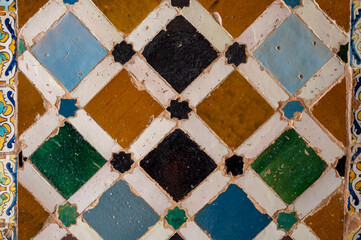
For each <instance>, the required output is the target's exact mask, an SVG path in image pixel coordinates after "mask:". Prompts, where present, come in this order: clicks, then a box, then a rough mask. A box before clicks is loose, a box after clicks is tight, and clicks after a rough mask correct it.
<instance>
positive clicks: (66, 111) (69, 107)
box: [59, 99, 79, 118]
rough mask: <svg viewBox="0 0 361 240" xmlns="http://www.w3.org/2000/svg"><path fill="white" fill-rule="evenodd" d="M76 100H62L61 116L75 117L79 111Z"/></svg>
mask: <svg viewBox="0 0 361 240" xmlns="http://www.w3.org/2000/svg"><path fill="white" fill-rule="evenodd" d="M75 104H76V99H60V108H59V114H60V115H63V116H64V117H66V118H68V117H74V116H75V112H76V111H77V110H78V109H79V108H78V107H77V106H76V105H75Z"/></svg>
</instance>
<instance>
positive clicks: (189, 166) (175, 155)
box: [140, 129, 216, 201]
mask: <svg viewBox="0 0 361 240" xmlns="http://www.w3.org/2000/svg"><path fill="white" fill-rule="evenodd" d="M140 166H141V167H142V168H143V169H144V170H145V171H146V172H147V173H148V174H149V175H150V176H151V177H152V178H153V179H154V180H155V181H157V182H158V183H159V185H160V186H161V187H162V188H163V189H164V190H166V191H167V192H168V193H169V194H170V195H171V196H172V197H173V199H174V200H175V201H179V200H181V199H182V198H183V197H184V196H185V195H187V193H189V192H190V191H191V190H192V189H194V188H196V187H197V186H198V184H199V183H200V182H202V181H203V180H204V179H205V178H206V177H207V176H208V175H209V174H210V173H211V172H212V171H213V170H214V169H215V168H216V164H215V163H214V162H213V160H212V159H211V158H210V157H209V156H208V155H207V154H206V153H205V152H203V151H202V150H201V149H200V147H199V146H198V145H197V144H196V143H195V142H193V141H192V140H191V139H190V137H189V136H188V135H187V134H186V133H184V132H183V131H182V130H179V129H177V130H175V131H174V132H172V133H171V134H170V135H168V136H167V137H166V138H164V140H163V141H162V142H161V143H160V144H159V145H158V146H157V147H156V148H155V149H154V150H153V151H151V152H150V153H149V154H148V155H147V156H146V157H145V158H144V159H143V160H142V161H141V162H140Z"/></svg>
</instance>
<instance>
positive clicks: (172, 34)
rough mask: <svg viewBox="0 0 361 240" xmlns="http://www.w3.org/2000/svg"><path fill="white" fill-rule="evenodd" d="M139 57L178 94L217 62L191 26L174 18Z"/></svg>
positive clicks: (213, 54)
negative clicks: (142, 57) (214, 61)
mask: <svg viewBox="0 0 361 240" xmlns="http://www.w3.org/2000/svg"><path fill="white" fill-rule="evenodd" d="M143 56H144V57H145V58H146V60H147V62H148V63H149V64H150V65H151V66H152V67H153V68H154V69H155V70H156V71H157V72H158V73H159V74H160V75H161V76H162V77H163V78H164V79H165V80H166V81H167V82H168V83H169V84H170V85H171V86H172V87H173V88H174V89H175V90H176V91H177V92H178V93H181V92H182V91H183V90H184V89H185V88H186V87H187V86H188V85H189V84H190V83H192V81H193V80H194V79H195V78H197V77H198V75H199V74H200V73H201V72H202V71H203V70H204V69H205V68H207V67H208V66H209V65H210V64H211V63H212V62H213V60H215V59H216V58H217V52H216V50H214V49H213V48H212V46H211V45H210V43H209V42H208V40H206V39H205V38H204V37H203V36H202V35H201V34H200V33H198V31H197V29H196V28H194V27H193V26H192V24H190V23H189V22H188V21H187V20H186V19H185V18H184V17H183V16H177V17H176V18H174V19H173V20H172V21H171V22H170V23H169V24H168V25H167V28H166V30H162V31H161V32H160V33H158V35H157V36H155V38H154V39H153V40H152V41H151V42H150V43H149V44H148V45H147V46H146V47H145V48H144V51H143Z"/></svg>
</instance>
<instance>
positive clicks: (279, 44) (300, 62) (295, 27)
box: [253, 14, 333, 95]
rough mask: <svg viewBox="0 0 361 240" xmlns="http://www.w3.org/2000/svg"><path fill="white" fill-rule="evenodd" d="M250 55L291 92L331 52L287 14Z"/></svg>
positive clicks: (296, 89) (320, 65) (313, 72)
mask: <svg viewBox="0 0 361 240" xmlns="http://www.w3.org/2000/svg"><path fill="white" fill-rule="evenodd" d="M253 55H254V56H255V57H256V58H257V60H258V61H260V62H261V64H262V65H263V66H264V67H265V68H266V69H267V70H268V71H269V72H270V73H271V74H272V75H273V76H274V77H275V78H276V79H277V80H278V81H279V82H280V83H281V84H282V85H283V86H284V88H285V89H286V90H287V91H288V92H289V93H291V94H292V95H293V94H295V93H296V92H297V91H298V90H299V89H300V88H301V87H302V86H303V85H304V84H305V83H306V82H307V80H308V79H310V78H311V77H312V76H313V75H314V74H315V73H316V72H317V71H318V70H319V69H320V68H321V67H322V66H323V65H324V64H325V63H326V62H327V61H328V60H329V59H330V58H331V57H332V56H333V53H332V52H331V51H330V50H329V49H328V48H327V47H326V46H325V44H323V43H322V42H321V41H320V40H319V39H318V38H317V37H316V36H315V35H314V34H313V33H312V32H311V31H310V30H309V29H308V28H307V27H306V26H305V24H303V23H302V22H301V20H299V19H298V18H297V17H296V16H295V15H294V14H291V15H290V16H289V17H288V18H287V19H286V20H285V21H284V22H283V23H282V24H281V25H280V26H279V27H278V28H277V29H276V30H275V31H274V32H273V34H272V35H271V36H270V37H268V38H267V39H266V40H265V41H264V42H263V43H262V44H261V45H260V46H259V47H258V48H257V49H256V50H255V51H254V52H253Z"/></svg>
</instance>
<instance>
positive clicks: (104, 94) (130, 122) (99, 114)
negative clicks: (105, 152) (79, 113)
mask: <svg viewBox="0 0 361 240" xmlns="http://www.w3.org/2000/svg"><path fill="white" fill-rule="evenodd" d="M162 110H163V108H162V107H161V106H160V105H159V103H158V102H156V101H155V100H154V99H153V98H152V97H151V96H150V95H149V94H148V93H147V92H146V91H144V90H143V91H139V90H138V89H137V88H136V87H135V86H134V85H133V83H132V79H131V77H130V76H129V74H128V72H127V71H126V70H122V71H121V72H120V73H119V74H118V75H117V76H115V77H114V78H113V80H111V81H110V83H108V85H106V86H105V87H104V88H103V89H102V90H101V91H100V92H99V93H98V94H97V95H96V96H95V97H94V98H93V99H92V100H91V101H90V102H89V103H88V104H87V105H86V106H85V111H87V112H88V113H89V115H90V116H91V117H92V118H93V119H94V120H95V121H96V122H97V123H98V124H99V125H100V126H101V127H102V128H103V129H104V130H105V131H106V132H108V133H109V135H110V136H111V137H112V138H115V139H117V141H118V143H119V144H120V145H121V146H122V147H124V148H125V147H127V146H128V145H129V143H131V142H132V141H133V140H134V139H135V138H136V137H137V136H138V135H139V134H140V133H141V132H142V131H143V130H144V129H145V127H146V126H147V125H148V124H149V123H150V121H151V119H152V118H153V117H157V116H158V115H159V114H160V113H161V112H162Z"/></svg>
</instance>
